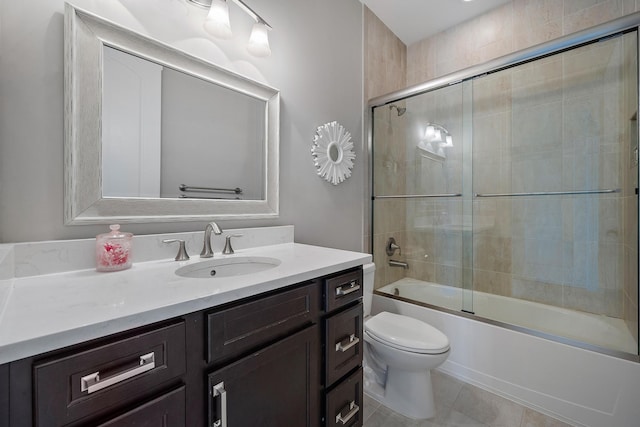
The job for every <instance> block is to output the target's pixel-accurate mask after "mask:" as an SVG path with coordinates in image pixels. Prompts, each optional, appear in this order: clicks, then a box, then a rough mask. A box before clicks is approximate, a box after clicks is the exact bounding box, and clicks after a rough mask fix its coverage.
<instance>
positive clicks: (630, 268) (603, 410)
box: [369, 14, 640, 426]
mask: <svg viewBox="0 0 640 427" xmlns="http://www.w3.org/2000/svg"><path fill="white" fill-rule="evenodd" d="M639 23H640V14H634V15H628V16H626V17H625V18H621V19H619V20H616V21H611V22H610V23H607V24H604V25H601V26H598V27H595V28H592V29H590V30H587V31H583V32H580V33H576V34H573V35H570V36H566V37H564V38H562V39H560V40H557V41H554V42H550V43H547V44H544V45H539V46H536V47H534V48H531V49H528V50H526V51H522V52H518V53H516V54H512V55H509V56H506V57H502V58H499V59H496V60H494V61H491V62H489V63H487V64H483V65H479V66H475V67H473V68H470V69H466V70H463V71H460V72H456V73H453V74H451V75H448V76H444V77H442V78H438V79H436V80H433V81H430V82H426V83H424V84H421V85H418V86H415V87H411V88H408V89H404V90H401V91H398V92H394V93H392V94H389V95H385V96H383V97H380V98H376V99H373V100H371V101H370V103H369V106H370V108H371V124H370V126H371V128H370V138H369V141H370V153H371V154H370V166H371V167H370V170H371V189H372V197H371V200H372V202H371V203H372V205H371V213H372V221H371V225H372V230H371V236H372V240H371V249H372V253H373V256H374V262H375V263H376V266H377V269H376V284H375V288H376V295H375V298H374V305H373V310H374V312H375V311H381V310H387V311H395V312H399V313H400V314H409V315H412V316H415V317H418V318H421V319H422V320H425V321H427V322H428V323H431V324H433V325H434V326H435V327H437V328H438V329H440V330H442V331H443V332H445V334H446V335H447V336H448V337H449V339H450V340H451V341H452V344H451V349H452V350H451V357H450V360H449V361H447V362H445V364H444V365H443V367H442V368H443V369H444V370H446V371H449V372H450V373H452V374H453V375H458V376H459V377H462V378H464V379H466V380H468V381H471V382H474V383H477V384H478V385H481V386H483V387H485V388H489V389H491V390H492V391H494V392H496V393H498V394H503V395H505V396H507V397H509V398H511V399H514V400H518V401H521V402H523V403H525V404H528V405H529V406H533V407H535V408H536V409H538V410H541V411H543V412H549V413H550V414H552V415H554V416H556V417H559V418H562V419H565V420H567V421H569V422H572V423H578V424H583V425H593V426H596V425H620V426H623V425H635V424H633V423H635V422H637V419H640V409H638V408H637V406H638V405H637V404H635V403H633V398H632V397H631V396H633V395H635V396H637V395H640V385H639V384H640V364H639V363H638V362H639V361H640V359H639V357H638V354H639V352H638V195H637V188H638V160H637V158H638V154H637V153H638V121H637V111H638V60H637V58H638V31H637V27H638V24H639ZM514 343H519V346H514V345H513V344H514ZM507 355H508V359H505V357H507ZM498 361H500V362H498ZM523 364H524V365H523ZM525 368H526V369H525ZM525 371H526V372H525ZM569 373H572V374H571V375H570V374H569ZM611 375H618V376H619V377H618V378H617V379H614V378H612V377H611ZM576 376H579V377H580V379H579V380H578V379H576V378H575V377H576ZM633 419H635V420H636V421H631V420H633Z"/></svg>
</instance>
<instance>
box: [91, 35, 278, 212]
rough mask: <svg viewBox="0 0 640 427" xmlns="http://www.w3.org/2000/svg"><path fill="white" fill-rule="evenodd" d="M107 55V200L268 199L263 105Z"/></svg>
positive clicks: (116, 53)
mask: <svg viewBox="0 0 640 427" xmlns="http://www.w3.org/2000/svg"><path fill="white" fill-rule="evenodd" d="M103 52H104V60H103V61H104V63H103V70H104V72H103V83H102V87H103V94H102V96H103V99H102V195H103V196H104V197H151V198H159V197H163V198H179V197H183V198H204V199H208V198H219V199H228V198H232V199H242V200H262V199H264V197H265V194H264V186H265V179H264V178H265V167H264V166H265V161H264V159H265V153H266V152H265V148H264V145H265V135H264V134H265V126H266V124H265V108H264V107H265V106H264V102H263V101H261V100H258V99H255V98H253V97H251V96H248V95H245V94H241V93H237V92H234V91H232V90H230V89H227V88H224V87H221V86H217V85H214V84H211V83H210V82H207V81H205V80H202V79H199V78H197V77H194V76H190V75H188V74H185V73H182V72H180V71H177V70H173V69H171V68H169V67H164V66H162V65H159V64H156V63H154V62H152V61H148V60H146V59H142V58H139V57H137V56H134V55H131V54H129V53H126V52H122V51H120V50H117V49H113V48H111V47H109V46H104V47H103ZM182 185H186V186H187V188H188V189H189V188H193V187H197V188H201V189H202V188H212V189H218V190H219V191H205V190H198V191H181V190H180V188H184V187H181V186H182ZM227 189H229V190H231V189H233V190H235V189H240V190H239V191H234V192H231V191H226V190H227Z"/></svg>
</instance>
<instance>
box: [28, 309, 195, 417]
mask: <svg viewBox="0 0 640 427" xmlns="http://www.w3.org/2000/svg"><path fill="white" fill-rule="evenodd" d="M184 349H185V324H184V322H181V323H177V324H173V325H169V326H165V327H162V328H159V329H155V330H153V331H150V332H144V333H141V334H138V335H135V336H132V337H129V338H124V339H120V340H118V341H114V342H111V343H108V344H103V345H100V346H97V347H93V348H90V349H87V350H83V351H77V352H73V353H71V354H69V355H68V356H66V357H59V358H56V359H53V360H50V361H45V362H40V363H37V364H36V365H35V366H34V387H35V391H34V395H35V424H36V425H37V426H39V427H47V426H57V425H65V424H68V423H71V422H74V421H77V420H80V419H82V418H85V417H94V416H100V415H103V414H105V413H106V412H108V411H111V410H115V409H116V408H118V407H120V406H123V405H125V404H129V403H131V402H134V401H135V400H138V399H141V398H144V397H145V396H146V395H149V394H151V393H153V392H154V391H157V390H158V389H159V386H160V385H161V384H163V383H165V382H166V381H169V380H172V379H175V378H177V377H179V376H181V375H183V374H184V373H185V351H184Z"/></svg>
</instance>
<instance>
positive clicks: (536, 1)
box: [513, 0, 563, 50]
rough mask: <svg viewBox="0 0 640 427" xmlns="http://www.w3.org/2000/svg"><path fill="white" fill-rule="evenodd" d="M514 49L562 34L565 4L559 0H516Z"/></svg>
mask: <svg viewBox="0 0 640 427" xmlns="http://www.w3.org/2000/svg"><path fill="white" fill-rule="evenodd" d="M513 14H514V17H513V21H514V26H515V27H516V28H518V30H517V31H514V32H513V48H514V50H520V49H525V48H527V47H530V46H533V45H536V44H540V43H544V42H547V41H550V40H553V39H556V38H558V37H560V36H562V16H563V4H562V1H558V0H514V1H513Z"/></svg>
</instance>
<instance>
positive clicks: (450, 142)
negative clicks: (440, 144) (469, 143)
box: [445, 135, 453, 147]
mask: <svg viewBox="0 0 640 427" xmlns="http://www.w3.org/2000/svg"><path fill="white" fill-rule="evenodd" d="M445 141H446V144H445V147H453V138H452V137H451V135H447V137H446V138H445Z"/></svg>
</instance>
